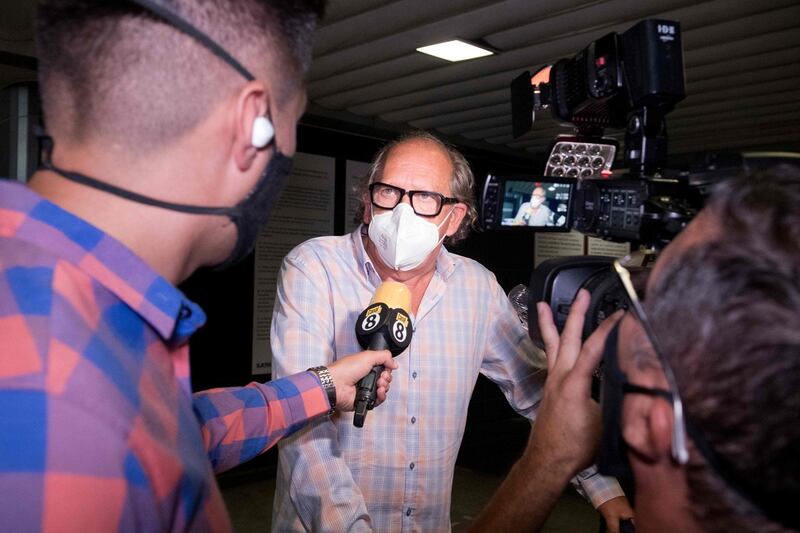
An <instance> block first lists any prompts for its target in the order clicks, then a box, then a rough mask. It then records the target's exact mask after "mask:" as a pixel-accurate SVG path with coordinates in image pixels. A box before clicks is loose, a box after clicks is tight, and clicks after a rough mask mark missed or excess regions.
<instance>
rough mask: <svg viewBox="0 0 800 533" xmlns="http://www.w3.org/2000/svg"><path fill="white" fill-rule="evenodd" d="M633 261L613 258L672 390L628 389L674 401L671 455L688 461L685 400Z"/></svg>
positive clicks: (681, 462) (680, 460) (631, 307)
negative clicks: (641, 294)
mask: <svg viewBox="0 0 800 533" xmlns="http://www.w3.org/2000/svg"><path fill="white" fill-rule="evenodd" d="M632 262H633V257H632V256H626V257H624V258H623V259H621V260H620V259H618V260H616V261H614V272H616V274H617V276H618V277H619V281H620V283H621V284H622V287H623V289H625V293H626V294H627V296H628V300H629V301H630V307H629V309H630V310H631V311H632V312H633V314H634V316H635V317H636V319H637V320H638V321H639V323H640V324H641V325H642V328H643V329H644V332H645V335H647V338H648V340H649V341H650V344H651V345H652V346H653V351H654V352H655V354H656V357H657V358H658V361H659V363H661V368H662V370H663V372H664V377H666V379H667V384H668V385H669V390H668V391H660V390H658V389H649V388H646V387H639V386H637V385H632V384H629V385H628V389H629V390H628V392H634V393H642V394H650V395H657V396H662V397H664V398H665V399H667V400H668V401H670V402H671V403H672V417H673V421H672V422H673V423H672V442H671V445H672V457H673V459H675V461H676V462H677V463H678V464H681V465H685V464H686V463H687V462H688V461H689V449H688V447H687V445H686V422H685V420H684V415H683V401H681V396H680V394H679V393H678V383H677V381H676V380H675V374H674V373H673V372H672V367H671V366H670V365H669V362H668V361H667V359H666V357H664V352H663V351H661V348H660V344H659V342H658V338H657V337H656V334H655V332H654V331H653V328H652V327H651V325H650V321H649V320H648V319H647V315H646V314H645V312H644V307H642V302H641V300H640V299H639V295H638V294H637V293H636V288H635V287H634V285H633V281H632V280H631V272H630V270H628V268H626V266H625V265H626V264H629V263H632Z"/></svg>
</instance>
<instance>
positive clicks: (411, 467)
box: [408, 463, 416, 470]
mask: <svg viewBox="0 0 800 533" xmlns="http://www.w3.org/2000/svg"><path fill="white" fill-rule="evenodd" d="M414 466H416V465H415V464H414V463H411V464H410V465H408V467H409V468H410V469H411V470H414Z"/></svg>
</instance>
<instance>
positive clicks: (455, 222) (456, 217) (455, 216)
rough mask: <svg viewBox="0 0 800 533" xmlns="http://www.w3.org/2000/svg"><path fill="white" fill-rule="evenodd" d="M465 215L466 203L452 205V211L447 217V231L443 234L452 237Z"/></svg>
mask: <svg viewBox="0 0 800 533" xmlns="http://www.w3.org/2000/svg"><path fill="white" fill-rule="evenodd" d="M466 215H467V206H466V204H462V203H461V202H459V203H457V204H454V205H453V213H452V214H451V215H450V218H448V219H447V231H446V232H445V235H447V236H448V237H452V236H453V235H454V234H455V232H456V231H458V228H460V227H461V222H462V221H463V220H464V217H465V216H466Z"/></svg>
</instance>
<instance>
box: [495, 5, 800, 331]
mask: <svg viewBox="0 0 800 533" xmlns="http://www.w3.org/2000/svg"><path fill="white" fill-rule="evenodd" d="M684 97H685V89H684V78H683V51H682V47H681V33H680V25H679V24H678V23H677V22H673V21H666V20H655V19H649V20H643V21H641V22H639V23H637V24H635V25H634V26H632V27H631V28H629V29H628V30H626V31H625V32H623V33H619V34H618V33H609V34H608V35H605V36H604V37H601V38H600V39H598V40H596V41H595V42H593V43H591V44H589V46H587V47H586V48H585V49H584V50H582V51H581V52H579V53H578V54H577V55H575V56H574V57H572V58H570V59H561V60H559V61H557V62H556V63H555V64H554V65H552V67H550V66H547V67H544V68H542V69H540V70H539V71H537V72H536V73H534V74H533V75H531V74H530V73H529V72H525V73H523V74H522V75H520V76H518V77H517V78H516V79H514V81H513V82H512V84H511V108H512V121H513V124H512V126H513V132H514V135H515V136H520V135H522V134H524V133H525V132H527V131H528V130H529V129H530V128H531V127H532V125H533V121H534V117H535V113H536V112H537V111H541V110H542V109H546V108H550V110H551V111H552V114H553V116H554V118H555V119H556V120H557V121H558V122H560V123H561V124H564V125H572V126H574V129H575V134H574V135H571V136H568V137H565V136H560V137H558V138H556V139H555V141H554V143H553V145H552V149H551V152H550V156H549V158H548V161H547V164H546V165H545V168H544V170H543V173H542V174H541V175H538V176H530V175H527V176H526V175H504V176H489V178H488V179H487V180H486V184H485V186H484V192H483V202H482V213H481V215H482V222H483V226H484V228H485V229H491V230H494V229H498V230H509V231H513V230H517V231H519V230H522V231H533V232H548V231H569V230H570V229H575V230H578V231H580V232H583V233H585V234H588V235H592V236H599V237H602V238H605V239H609V240H621V241H629V242H631V243H632V244H633V245H634V246H635V248H641V249H645V250H647V251H648V253H644V254H638V255H640V257H639V264H638V265H635V266H636V268H637V269H638V270H637V272H636V274H637V275H638V276H639V277H640V278H641V279H644V277H645V276H646V273H647V270H648V268H649V267H650V265H652V263H653V262H654V261H655V257H656V252H657V251H658V249H660V248H661V247H662V246H664V245H665V244H667V243H668V242H669V241H670V240H671V239H672V238H673V237H674V236H675V235H677V233H678V232H680V231H681V230H682V229H683V228H684V227H685V226H686V224H688V222H689V221H690V220H691V219H692V217H693V216H694V215H695V213H696V212H697V211H699V209H700V208H702V204H703V202H704V199H705V197H706V196H707V195H708V194H709V192H710V190H711V187H712V186H713V184H715V183H716V182H718V181H720V179H724V178H725V177H727V176H731V175H734V174H736V173H738V172H740V171H742V170H745V169H748V168H766V167H768V166H771V165H774V164H776V163H778V162H792V163H793V164H797V163H798V161H799V160H800V159H799V158H798V155H797V154H768V153H750V154H708V155H707V156H706V157H705V158H703V159H702V161H699V162H698V165H697V166H695V167H691V168H684V169H681V170H669V169H665V168H664V165H665V161H666V155H667V134H666V123H665V116H666V115H667V114H668V113H669V112H670V111H671V110H672V109H673V108H674V106H675V105H676V104H677V103H678V102H680V101H681V100H682V99H683V98H684ZM606 128H625V144H624V162H625V165H623V168H622V171H620V169H614V171H613V172H612V170H611V167H612V165H613V163H614V160H615V156H616V152H617V148H618V144H617V142H616V141H615V140H614V139H610V138H607V137H604V136H603V134H604V131H605V129H606ZM528 198H530V201H528ZM534 204H538V205H536V206H535V207H537V208H538V209H531V207H534ZM542 207H544V209H542ZM542 212H543V213H544V214H542ZM534 213H535V214H534ZM613 260H614V258H612V257H598V256H584V257H561V258H555V259H550V260H547V261H544V262H543V263H541V264H540V265H539V266H538V267H537V268H536V270H535V271H534V272H533V275H532V277H531V280H530V283H529V285H528V286H527V287H524V289H525V290H524V291H516V293H515V294H514V296H513V297H512V302H514V303H515V305H516V307H517V308H518V311H522V312H521V316H523V317H524V318H523V322H525V324H526V326H529V332H530V334H531V337H532V338H533V340H534V342H536V343H537V344H539V345H540V346H541V339H540V338H539V337H538V326H537V316H536V307H535V302H538V301H546V302H548V303H550V306H551V309H552V311H553V316H554V319H555V322H556V326H557V327H558V329H559V331H560V330H561V328H562V327H563V325H564V322H565V321H566V317H567V314H568V313H569V308H570V306H571V303H572V301H573V300H574V298H575V295H576V294H577V292H578V290H579V289H581V288H585V289H588V290H589V292H590V293H591V294H592V307H591V308H590V309H589V312H588V314H587V319H586V322H585V327H584V338H585V337H586V336H588V335H589V334H590V333H591V332H592V331H594V329H595V328H596V327H597V325H598V324H599V323H600V322H601V321H602V320H603V319H604V318H605V317H606V316H608V315H609V314H611V313H612V312H613V311H615V310H616V309H619V308H620V307H623V306H624V305H625V302H626V301H627V300H626V298H625V296H624V294H623V292H622V288H621V287H620V286H619V284H618V282H617V279H616V276H614V274H613V273H612V271H611V263H612V262H613ZM523 307H526V308H527V309H522V308H523ZM528 310H530V312H529V313H528Z"/></svg>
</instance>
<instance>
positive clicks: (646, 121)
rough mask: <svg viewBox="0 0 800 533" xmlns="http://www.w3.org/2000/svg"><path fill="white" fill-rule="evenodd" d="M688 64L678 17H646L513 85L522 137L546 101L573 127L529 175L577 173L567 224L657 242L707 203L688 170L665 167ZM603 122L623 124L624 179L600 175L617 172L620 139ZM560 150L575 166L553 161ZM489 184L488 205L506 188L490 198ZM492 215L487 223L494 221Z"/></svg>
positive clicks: (546, 177)
mask: <svg viewBox="0 0 800 533" xmlns="http://www.w3.org/2000/svg"><path fill="white" fill-rule="evenodd" d="M683 70H684V67H683V49H682V43H681V32H680V25H679V24H678V23H677V22H674V21H668V20H659V19H648V20H643V21H641V22H639V23H637V24H635V25H634V26H632V27H631V28H630V29H628V30H627V31H625V32H623V33H609V34H607V35H605V36H603V37H601V38H600V39H598V40H596V41H595V42H593V43H591V44H589V45H588V46H587V47H586V48H585V49H583V50H581V51H580V52H579V53H578V54H576V55H575V56H574V57H572V58H569V59H561V60H559V61H557V62H556V63H555V64H554V65H553V66H552V67H551V69H550V73H549V80H548V81H547V82H542V83H538V84H535V85H532V83H533V82H532V80H533V79H534V77H533V76H532V75H531V74H530V73H529V72H525V73H523V74H521V75H520V76H518V77H517V78H516V79H515V80H514V81H513V82H512V83H511V107H512V126H513V131H514V136H515V137H518V136H520V135H522V134H523V133H525V132H527V131H528V130H530V128H531V127H532V125H533V117H534V116H535V112H536V111H537V110H541V109H545V108H550V110H551V112H552V114H553V117H554V118H555V119H556V121H558V122H559V123H561V124H564V125H571V126H574V128H575V133H576V135H575V136H574V137H570V138H568V139H567V140H563V139H562V138H559V139H556V142H555V143H554V146H553V153H552V155H551V157H550V160H549V161H548V165H546V167H545V174H544V175H543V176H536V177H532V178H531V179H532V180H536V181H545V182H546V181H548V180H549V179H550V177H551V176H553V177H562V176H565V177H575V178H579V179H575V180H573V183H574V191H572V192H571V194H570V206H569V208H568V209H567V210H566V211H567V212H568V213H569V218H568V219H567V221H566V224H565V227H564V231H568V230H569V229H576V230H578V231H581V232H583V233H586V234H589V235H594V236H598V237H602V238H606V239H611V240H622V241H634V242H639V243H644V244H648V245H653V246H656V247H658V246H661V245H663V244H665V243H666V242H668V241H669V239H671V238H672V237H674V235H675V234H677V232H678V231H680V230H681V229H682V228H683V227H684V226H685V225H686V224H687V223H688V222H689V220H690V219H691V218H692V217H693V216H694V214H695V213H696V212H697V210H698V209H699V208H700V207H701V205H702V198H701V195H700V194H698V193H697V190H696V188H694V187H693V186H692V184H691V183H690V180H689V179H688V176H686V175H681V174H679V173H672V174H670V173H665V172H663V167H664V165H665V161H666V156H667V134H666V122H665V116H666V114H667V113H669V112H670V111H671V110H672V109H673V108H674V107H675V105H676V104H677V103H678V102H680V101H681V100H683V99H684V98H685V96H686V92H685V83H684V75H683ZM606 128H616V129H623V128H624V129H625V144H624V149H623V153H624V161H625V165H624V167H626V171H627V174H626V175H623V176H622V177H621V178H611V179H607V176H604V177H600V178H598V177H595V176H598V175H603V174H610V171H609V169H610V166H611V163H612V162H613V157H614V155H615V154H616V141H613V140H610V139H606V138H603V132H604V130H605V129H606ZM612 144H613V150H610V153H611V159H612V160H611V161H607V160H606V161H595V158H594V157H592V153H591V152H590V151H592V150H593V149H595V148H597V147H603V146H611V145H612ZM597 149H598V151H599V150H600V148H597ZM587 151H588V152H589V153H587ZM554 158H557V159H558V160H559V163H560V162H563V161H567V160H568V161H570V163H571V164H570V165H569V166H567V165H563V166H562V165H554V164H552V163H551V162H552V160H553V159H554ZM601 159H602V158H601ZM606 159H608V158H606ZM582 160H586V161H587V163H586V164H585V165H583V164H581V162H582ZM580 178H583V179H580ZM486 192H488V191H487V189H485V190H484V193H485V194H484V204H486V202H487V201H488V203H489V204H493V205H497V204H498V203H500V204H502V203H503V202H504V201H505V198H503V197H500V196H499V195H495V196H493V197H492V196H491V195H490V196H489V197H488V198H487V195H486ZM485 211H486V210H485ZM495 212H496V211H495ZM485 221H486V219H484V222H485ZM489 222H490V223H489V224H488V225H487V224H486V223H484V227H487V228H491V227H492V221H491V220H490V221H489ZM494 225H495V226H497V225H498V224H494ZM534 231H542V229H534ZM545 231H547V230H545ZM550 231H552V230H550Z"/></svg>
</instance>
